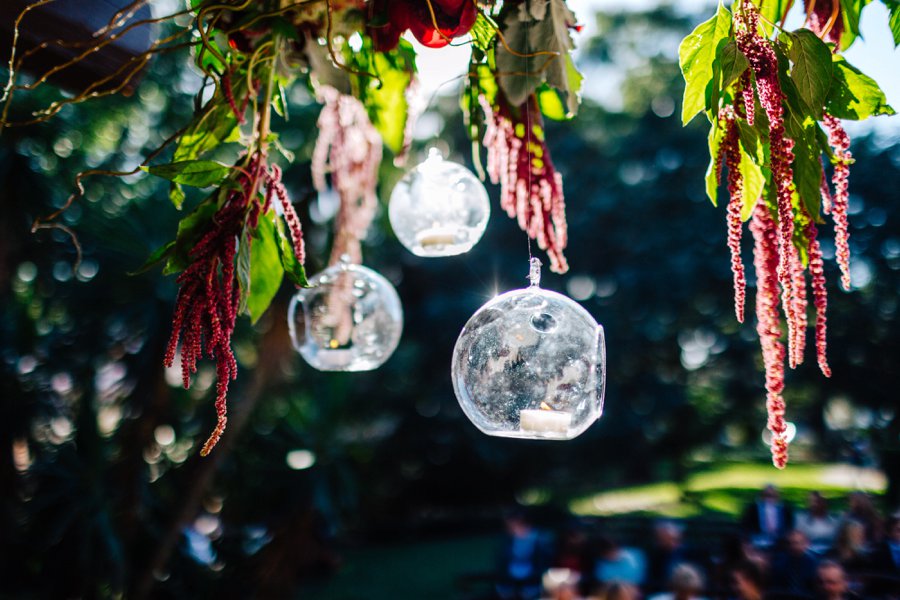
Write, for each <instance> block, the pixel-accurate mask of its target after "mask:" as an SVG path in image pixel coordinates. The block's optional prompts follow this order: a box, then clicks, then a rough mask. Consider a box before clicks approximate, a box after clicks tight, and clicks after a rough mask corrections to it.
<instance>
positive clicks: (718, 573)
mask: <svg viewBox="0 0 900 600" xmlns="http://www.w3.org/2000/svg"><path fill="white" fill-rule="evenodd" d="M745 561H751V562H754V563H756V565H757V566H759V568H760V570H761V571H762V572H766V570H767V569H768V568H769V561H768V558H767V557H766V555H765V554H764V553H763V552H761V551H760V550H759V549H758V548H756V547H755V546H754V545H753V544H752V543H751V542H750V539H749V538H748V537H747V536H746V535H743V534H738V533H735V534H733V535H730V536H728V537H727V538H725V541H724V544H723V545H722V552H721V553H719V554H717V555H715V556H714V557H713V561H712V568H711V570H710V578H711V586H712V587H711V589H710V591H709V593H710V595H712V596H716V597H724V596H725V595H726V593H727V590H729V589H730V588H731V578H732V570H733V569H734V568H735V567H736V566H737V565H739V564H741V563H743V562H745Z"/></svg>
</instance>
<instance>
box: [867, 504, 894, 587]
mask: <svg viewBox="0 0 900 600" xmlns="http://www.w3.org/2000/svg"><path fill="white" fill-rule="evenodd" d="M885 529H886V530H887V537H886V538H885V540H884V541H883V542H881V543H880V544H878V546H876V548H875V552H873V553H872V568H873V569H875V570H877V571H879V572H881V573H884V574H886V575H893V576H898V577H900V515H898V514H894V515H893V516H892V517H891V518H890V519H888V522H887V527H886V528H885Z"/></svg>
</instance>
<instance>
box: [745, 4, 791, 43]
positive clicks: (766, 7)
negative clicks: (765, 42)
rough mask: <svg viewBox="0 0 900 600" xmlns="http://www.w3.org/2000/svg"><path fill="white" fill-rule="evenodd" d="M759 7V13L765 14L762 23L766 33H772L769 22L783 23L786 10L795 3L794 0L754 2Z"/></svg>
mask: <svg viewBox="0 0 900 600" xmlns="http://www.w3.org/2000/svg"><path fill="white" fill-rule="evenodd" d="M754 4H756V5H757V6H758V7H759V14H760V15H762V16H763V21H762V23H761V25H762V26H763V29H764V30H765V32H766V34H768V35H771V34H772V26H771V25H769V23H776V24H779V23H781V20H782V19H783V18H784V16H785V14H786V12H787V11H788V9H789V8H790V7H791V5H793V4H794V0H759V1H757V2H754Z"/></svg>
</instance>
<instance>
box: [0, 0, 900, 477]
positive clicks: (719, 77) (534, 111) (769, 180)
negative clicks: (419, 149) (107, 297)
mask: <svg viewBox="0 0 900 600" xmlns="http://www.w3.org/2000/svg"><path fill="white" fill-rule="evenodd" d="M52 1H53V0H38V1H37V2H35V3H33V4H32V5H31V6H28V7H27V8H26V9H25V10H24V11H23V12H22V13H21V15H20V16H19V18H18V19H17V20H16V22H15V24H14V29H15V36H14V40H13V51H12V52H11V56H10V60H9V79H8V82H7V84H6V85H5V86H4V87H3V92H2V98H0V102H3V110H2V116H0V130H2V128H6V127H14V126H21V125H26V124H29V123H35V122H42V121H46V120H47V119H50V118H51V117H52V116H53V115H54V114H56V113H57V112H59V110H61V109H62V108H63V107H64V106H66V105H68V104H71V103H76V102H81V101H84V100H87V99H90V98H97V97H101V96H105V95H109V94H115V93H118V92H120V91H122V90H125V89H129V86H131V85H132V84H133V80H134V79H135V78H136V77H137V76H138V75H139V73H140V71H141V70H142V69H143V68H144V66H145V65H146V64H147V62H148V61H149V60H150V59H151V58H152V57H153V56H155V55H157V54H164V53H169V52H177V51H183V49H185V48H190V49H191V57H192V60H193V61H194V64H195V66H196V68H197V70H198V71H199V72H200V74H201V75H202V77H203V78H204V83H205V84H206V85H204V86H203V90H201V92H199V93H198V97H197V102H196V110H195V113H194V115H193V118H192V119H191V121H190V122H188V123H185V124H184V126H183V127H182V128H181V129H179V130H178V131H177V132H176V133H175V134H174V135H173V136H172V137H171V138H169V139H168V140H167V141H166V142H165V143H164V144H163V146H162V147H160V148H159V149H158V150H156V151H154V152H152V153H151V154H150V155H149V156H147V157H146V159H145V160H144V162H143V163H142V164H141V165H140V166H139V167H138V168H136V169H135V170H134V171H131V172H128V173H108V172H101V171H87V172H84V173H82V174H80V175H79V176H78V178H77V181H76V188H77V191H76V193H75V194H73V195H72V196H71V197H70V198H69V202H68V203H67V205H66V206H68V205H69V204H71V203H72V202H74V201H75V200H77V199H78V198H79V197H80V196H81V195H82V194H83V192H84V189H83V179H84V178H85V177H86V176H88V175H94V174H115V175H128V174H134V173H137V172H138V171H139V170H141V169H143V170H144V171H146V172H149V173H150V174H152V175H156V176H159V177H162V178H164V179H167V180H169V181H170V182H171V191H170V194H169V198H170V200H171V202H172V204H173V205H174V207H175V209H177V210H182V206H183V203H184V202H185V199H186V193H185V190H184V188H185V187H193V188H200V189H206V190H211V191H210V192H209V193H208V195H207V197H206V199H205V200H203V201H201V202H200V203H199V204H198V205H196V207H195V208H194V209H193V210H192V211H191V212H189V213H188V214H187V215H185V217H184V218H183V219H182V220H181V222H180V223H179V225H178V229H177V231H176V232H173V234H174V239H173V240H172V241H171V242H169V243H168V244H166V245H164V246H163V247H162V248H160V249H158V250H157V251H156V252H154V253H153V254H152V255H151V256H150V258H149V260H148V261H147V263H146V265H145V268H149V267H151V266H153V265H156V264H159V263H161V264H162V265H163V272H164V273H165V274H167V275H177V280H176V281H177V283H178V285H179V292H178V296H177V299H176V305H175V311H174V315H173V319H172V332H171V339H170V342H169V345H168V347H167V350H166V354H165V357H164V362H165V364H166V365H167V366H173V365H175V364H176V363H179V362H180V366H181V370H182V376H183V382H184V385H185V387H188V386H190V385H191V377H192V375H193V374H194V373H195V372H196V369H197V363H198V360H200V359H201V358H203V357H204V356H206V357H209V358H211V359H212V360H213V361H214V362H215V364H216V374H217V385H216V412H217V415H218V423H217V425H216V427H215V430H214V431H213V433H212V435H211V436H210V437H209V439H208V441H207V442H206V444H205V445H204V446H203V448H202V451H201V453H202V454H204V455H205V454H208V453H209V452H210V451H211V450H212V448H213V447H214V446H215V445H216V443H217V441H218V440H219V438H220V436H221V434H222V433H223V431H224V429H225V425H226V421H227V404H226V403H227V400H226V396H227V392H228V387H229V383H230V382H231V381H232V380H234V379H235V378H236V377H237V362H236V361H235V358H234V354H233V352H232V347H231V337H232V334H233V331H234V327H235V322H236V319H237V317H238V315H240V314H246V315H248V316H249V317H250V318H251V319H252V320H254V321H255V320H257V319H259V318H260V316H261V315H262V314H263V313H264V312H265V311H266V310H267V308H268V307H269V305H270V303H271V301H272V299H273V298H274V296H275V294H276V292H277V291H278V289H279V287H280V286H281V284H282V281H283V279H284V278H287V279H288V280H289V281H290V282H291V283H293V284H294V285H296V286H298V287H304V286H307V285H308V283H307V278H306V272H305V269H304V262H305V248H304V242H303V236H304V234H303V231H302V227H301V222H300V219H299V218H298V215H297V213H296V211H295V208H294V204H293V203H292V201H291V199H290V197H289V196H288V193H287V190H286V188H285V186H284V184H283V183H282V170H281V167H280V166H279V164H278V162H280V161H284V160H286V161H288V162H291V161H293V160H294V157H293V154H292V153H291V152H290V151H289V150H287V149H285V148H284V147H283V146H282V144H281V142H280V141H279V138H278V133H277V127H274V126H273V122H276V120H277V118H286V117H287V116H288V115H287V102H286V98H287V95H288V93H289V91H290V89H291V87H292V86H294V85H308V86H310V87H311V89H312V90H313V91H314V93H315V97H316V98H317V99H318V100H319V102H321V103H322V104H323V108H322V112H321V115H320V117H319V122H318V129H319V138H318V142H317V144H316V147H315V151H314V154H313V159H312V172H313V180H314V183H315V187H316V188H317V189H318V190H319V191H324V190H326V189H333V190H334V191H335V192H336V193H337V195H338V197H339V198H340V209H339V211H338V214H337V217H336V222H335V242H334V245H333V248H332V252H331V257H330V260H329V261H328V263H329V264H331V265H334V264H335V263H337V262H339V261H349V262H350V263H359V262H361V259H362V257H361V247H360V242H361V240H362V239H363V238H364V236H365V231H366V229H367V228H368V225H369V223H370V221H371V220H372V217H373V216H374V214H375V212H376V210H377V204H378V194H377V192H378V189H377V188H378V180H377V177H378V171H379V164H380V163H381V161H382V159H383V155H384V154H385V153H386V152H387V153H388V154H389V155H390V156H391V157H392V158H393V160H394V161H395V162H397V163H398V164H399V163H400V162H402V161H403V159H404V156H405V154H406V151H407V149H408V147H409V144H410V133H411V131H412V123H413V121H414V119H415V117H416V113H417V112H418V109H417V108H416V107H417V106H419V105H420V103H419V102H417V101H416V98H415V95H416V90H417V86H416V52H415V49H414V47H413V45H412V44H411V43H410V42H409V41H407V39H406V36H407V34H408V35H411V36H412V37H414V38H415V39H416V40H418V41H419V42H420V43H421V44H423V45H424V46H427V47H430V48H442V47H445V46H449V45H459V44H469V45H470V46H471V51H472V55H471V62H470V65H469V69H468V72H467V74H466V80H465V86H464V89H463V93H462V99H461V108H462V111H463V114H464V117H465V122H466V128H467V133H468V135H469V137H470V139H471V140H472V142H473V162H474V164H475V167H476V170H477V171H478V173H479V175H481V177H482V179H485V178H490V180H491V181H493V182H494V183H496V184H498V185H499V186H500V206H501V208H502V209H503V210H504V211H505V212H506V213H507V214H508V215H509V216H510V217H512V218H514V219H516V220H517V222H518V224H519V226H520V227H521V228H522V230H523V231H524V232H526V233H527V235H528V236H529V237H530V238H531V239H533V240H535V242H536V243H537V245H538V247H540V248H541V249H542V250H544V251H546V253H547V255H548V257H549V259H550V268H551V269H552V270H553V271H555V272H558V273H564V272H566V271H567V269H568V265H567V261H566V257H565V255H564V251H565V248H566V244H567V232H566V215H565V211H566V205H565V201H564V195H563V187H564V186H563V181H562V177H561V176H560V174H559V173H558V172H557V171H556V169H555V168H554V165H553V161H552V159H551V156H550V152H549V148H548V145H547V142H546V138H545V132H544V119H552V120H566V119H571V118H573V117H574V116H575V115H576V113H577V110H578V106H579V103H580V92H581V85H582V76H581V75H580V74H579V72H578V70H577V69H576V67H575V64H574V61H573V58H572V51H573V50H574V43H573V40H572V37H571V33H572V32H573V31H577V30H579V29H580V26H579V25H578V21H577V19H576V17H575V15H574V14H573V13H572V12H571V11H570V10H569V8H568V6H567V5H566V2H565V1H564V0H507V1H505V2H499V1H497V2H493V1H487V0H485V1H482V0H477V1H476V0H304V1H299V2H286V1H284V0H277V1H276V0H272V1H252V0H218V1H213V0H189V2H188V3H187V6H186V7H185V8H184V9H183V10H179V11H177V12H176V13H174V14H172V15H167V16H163V17H157V18H152V19H141V18H138V17H136V16H135V15H138V14H140V9H141V8H142V7H144V5H146V4H148V3H149V0H135V1H134V2H132V3H131V4H128V5H127V6H126V7H125V8H123V9H121V10H120V11H119V12H117V13H116V14H114V15H111V18H110V21H109V23H108V24H107V25H106V26H105V27H103V28H102V29H101V30H99V31H97V32H96V33H95V35H94V37H93V38H91V39H90V40H89V41H87V42H78V43H73V42H72V41H65V40H55V41H47V42H44V43H42V44H39V45H37V46H34V47H31V48H28V49H27V50H19V49H17V48H16V40H17V39H18V34H19V31H20V29H21V28H23V27H26V26H27V19H28V18H29V13H30V12H31V11H33V10H35V9H38V8H40V7H41V6H42V5H45V4H48V3H50V2H52ZM792 3H793V2H792V1H791V0H764V1H763V0H761V1H758V2H756V3H752V2H749V1H747V0H738V1H737V2H736V3H735V4H734V6H733V7H732V10H731V11H729V10H727V9H726V8H724V7H723V6H721V5H720V6H719V7H718V9H717V11H716V14H715V16H714V17H713V18H712V19H710V20H709V21H706V22H705V23H703V24H701V25H700V26H698V28H697V29H696V30H695V31H694V32H693V33H691V34H690V35H689V36H688V37H687V38H686V39H685V40H684V42H683V44H682V46H681V48H680V53H679V54H680V62H681V67H682V71H683V74H684V78H685V82H686V89H685V96H684V104H683V119H684V121H685V123H687V122H688V121H690V120H691V119H692V118H693V117H694V116H695V115H697V114H698V113H701V112H702V113H704V114H705V115H706V116H707V118H708V120H709V122H710V134H709V147H710V153H711V162H710V168H709V172H708V176H707V192H708V194H709V196H710V198H711V199H712V201H713V202H714V203H715V202H716V201H717V194H718V187H719V179H720V175H721V171H722V170H723V167H724V169H725V170H726V171H727V190H728V193H729V201H728V204H727V211H726V213H727V229H728V247H729V250H730V254H731V265H732V268H733V271H734V287H735V311H736V315H737V318H738V320H741V321H742V320H743V317H744V308H745V307H744V304H745V301H744V298H745V288H746V279H747V277H746V275H745V270H744V266H743V263H742V259H741V233H742V229H743V222H744V221H748V220H749V221H750V230H751V232H752V234H753V237H754V240H755V246H754V268H755V275H756V276H755V279H756V314H757V319H758V323H759V324H758V326H757V331H758V332H759V335H760V340H761V344H762V348H763V359H764V364H765V369H766V391H767V394H768V400H767V406H768V409H769V428H770V430H771V431H772V434H773V456H774V462H775V464H776V465H777V466H779V467H783V466H784V464H785V463H786V461H787V443H786V438H785V431H786V425H785V420H784V410H785V408H784V400H783V398H782V392H783V389H784V361H785V359H787V361H788V364H789V365H790V366H791V367H795V366H796V365H797V364H799V363H800V362H802V361H803V356H804V355H803V346H804V342H805V331H806V325H807V317H806V313H807V304H808V302H807V293H806V287H807V284H806V278H807V276H806V271H807V270H808V271H809V274H810V277H811V283H812V304H813V307H814V308H815V312H816V316H815V342H816V344H815V345H816V351H817V358H818V362H819V365H820V367H821V369H822V371H823V373H825V374H826V375H828V374H829V369H828V364H827V359H826V355H825V349H826V331H825V323H826V321H825V309H826V305H827V297H826V291H825V281H824V272H823V265H822V251H821V248H820V245H819V241H818V235H819V231H818V229H817V227H818V226H820V225H822V224H823V223H824V220H823V215H830V216H831V217H832V219H833V221H834V231H835V246H836V254H837V259H838V263H839V265H840V268H841V272H842V280H841V281H842V285H843V286H844V288H845V289H849V287H850V276H849V273H850V271H849V253H850V246H849V243H848V239H847V238H848V222H847V212H848V211H847V209H848V174H849V167H850V164H851V163H852V156H851V154H850V151H849V139H848V137H847V135H846V133H845V132H844V130H843V128H842V126H841V119H854V120H860V119H865V118H868V117H870V116H875V115H879V114H890V113H892V112H893V111H892V109H891V108H890V107H889V106H887V104H886V102H885V97H884V94H883V93H882V92H881V90H880V89H879V88H878V86H877V85H876V84H875V82H874V81H872V80H871V79H870V78H868V77H867V76H865V75H864V74H862V73H861V72H860V71H858V70H857V69H855V68H854V67H852V66H851V65H850V64H849V63H847V61H846V60H845V59H844V58H843V57H842V56H841V55H840V51H841V50H843V49H845V48H846V47H848V46H849V45H850V44H851V43H853V40H854V39H855V38H856V37H857V35H858V24H859V12H860V11H861V10H862V6H863V5H864V4H866V3H859V2H856V3H854V2H838V1H837V0H807V5H806V10H807V19H806V23H805V28H802V29H799V30H797V31H793V32H788V31H785V30H784V20H785V18H786V15H787V12H788V11H789V10H790V8H791V5H792ZM885 4H886V5H887V6H888V8H889V10H890V11H891V15H892V17H891V24H892V27H893V33H894V37H895V41H897V42H898V43H900V31H898V24H900V5H898V4H897V3H896V2H893V1H887V0H885ZM160 24H162V25H165V27H164V28H162V29H161V30H163V31H166V32H174V33H167V34H166V35H165V36H164V37H161V38H159V39H157V40H156V41H154V42H153V43H152V45H151V46H150V47H149V48H148V49H147V50H146V51H145V52H143V53H140V54H138V55H136V56H134V57H132V58H131V59H129V60H127V61H126V62H124V64H123V65H122V66H121V67H120V68H119V69H118V70H117V71H115V72H114V73H112V74H111V75H107V76H106V77H104V78H103V79H101V80H100V81H98V82H95V83H92V84H90V85H88V86H87V87H86V88H85V89H83V90H79V91H78V93H76V94H74V95H70V96H67V97H62V98H61V99H59V100H57V101H55V102H53V103H51V104H49V105H48V106H46V107H45V108H44V109H42V110H40V111H37V112H36V113H35V114H34V115H33V116H31V117H29V118H27V119H25V120H19V121H16V120H14V119H11V118H10V114H11V112H10V107H11V106H12V103H13V102H14V99H15V98H16V97H17V96H18V95H19V92H23V91H29V90H33V89H35V88H36V87H38V86H40V85H42V84H44V83H45V82H46V81H47V80H48V78H51V77H52V76H54V75H56V74H58V73H59V72H61V71H64V70H66V69H70V68H72V67H73V66H76V65H77V64H78V63H79V62H80V61H82V60H85V58H86V57H88V56H90V55H91V53H92V52H94V51H96V49H100V48H103V47H104V46H106V45H108V44H110V43H112V42H114V41H115V40H116V39H118V38H119V37H121V36H122V35H124V34H126V33H127V32H128V31H131V30H133V29H135V28H138V27H146V26H148V25H160ZM53 48H62V49H66V50H67V51H69V52H68V54H67V56H70V58H68V59H65V60H62V61H61V62H60V63H59V64H56V65H55V66H54V67H52V68H51V69H49V70H48V71H47V72H45V73H31V75H32V79H31V80H30V83H21V81H22V78H21V71H22V70H23V65H25V66H27V64H28V63H27V62H26V61H27V60H28V59H29V58H31V57H33V56H34V55H35V54H37V53H40V52H42V51H46V50H48V49H53ZM210 86H211V88H212V93H209V89H208V87H210ZM204 90H205V91H204ZM227 144H232V145H233V144H237V145H238V147H239V148H240V149H241V150H240V152H239V157H238V159H237V160H236V161H235V162H233V163H232V164H225V163H222V162H219V161H217V160H214V158H213V156H214V153H215V152H216V150H218V149H219V148H220V147H221V146H223V145H227ZM481 148H484V150H485V161H484V166H482V158H481V154H482V152H481ZM276 155H278V156H279V157H278V158H277V159H276ZM829 172H830V181H829ZM57 215H58V213H57V214H54V215H50V216H49V217H47V218H44V219H41V220H39V221H38V222H36V223H35V228H42V227H60V228H64V226H63V225H60V224H58V223H56V222H55V221H54V219H55V217H56V216H57ZM782 315H783V317H784V322H785V324H786V332H783V331H782Z"/></svg>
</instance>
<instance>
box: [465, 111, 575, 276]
mask: <svg viewBox="0 0 900 600" xmlns="http://www.w3.org/2000/svg"><path fill="white" fill-rule="evenodd" d="M481 106H482V108H483V109H484V113H485V115H486V116H487V130H486V131H485V134H484V147H485V148H487V171H488V175H490V178H491V181H492V182H494V183H495V184H496V183H499V184H500V194H501V196H500V206H501V207H502V208H503V209H504V210H505V211H506V213H507V214H508V215H509V216H510V217H513V218H517V219H518V222H519V227H521V228H522V230H523V231H525V232H526V233H527V234H528V236H529V237H530V238H531V239H533V240H535V241H536V242H537V244H538V247H539V248H541V250H545V251H546V252H547V255H548V256H549V257H550V270H551V271H554V272H555V273H565V272H566V271H568V270H569V265H568V263H567V262H566V257H565V256H564V255H563V250H564V249H565V247H566V244H567V241H568V234H567V225H566V205H565V201H564V199H563V185H562V176H561V175H560V174H559V173H558V172H557V171H556V169H555V168H554V167H553V162H552V161H551V160H550V151H549V149H548V148H547V144H546V143H545V141H544V133H543V127H542V123H541V115H540V110H539V109H538V107H537V106H536V103H535V102H534V97H532V98H531V99H529V100H528V102H527V103H526V104H525V105H523V106H522V107H521V110H522V111H523V113H524V114H523V115H522V116H520V117H514V116H512V115H506V114H504V112H506V111H500V110H495V109H494V108H493V107H491V105H490V103H488V101H487V100H486V99H485V98H484V97H482V98H481Z"/></svg>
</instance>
